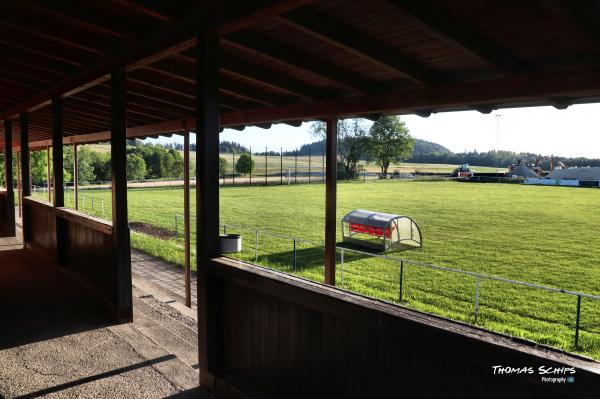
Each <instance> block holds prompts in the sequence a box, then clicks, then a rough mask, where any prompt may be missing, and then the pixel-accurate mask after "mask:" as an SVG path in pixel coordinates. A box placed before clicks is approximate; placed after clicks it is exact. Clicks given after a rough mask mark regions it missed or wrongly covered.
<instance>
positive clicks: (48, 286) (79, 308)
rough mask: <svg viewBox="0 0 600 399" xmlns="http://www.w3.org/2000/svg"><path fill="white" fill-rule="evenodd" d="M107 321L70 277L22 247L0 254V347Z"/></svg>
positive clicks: (61, 334) (103, 312) (102, 324)
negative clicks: (0, 331) (21, 248)
mask: <svg viewBox="0 0 600 399" xmlns="http://www.w3.org/2000/svg"><path fill="white" fill-rule="evenodd" d="M109 324H111V320H110V319H109V318H108V315H107V313H105V311H104V308H103V307H102V306H101V305H100V303H98V302H97V301H96V300H95V299H94V298H93V297H92V296H90V294H89V293H87V292H86V291H85V290H84V289H83V288H82V287H81V286H79V285H78V284H77V283H76V282H75V281H73V280H71V279H70V278H69V277H68V276H67V275H66V274H64V273H63V272H61V271H60V269H58V268H56V267H55V266H51V265H49V264H48V261H45V260H44V259H43V258H40V257H39V256H36V255H35V254H34V253H31V252H29V251H27V250H16V251H2V252H0V326H2V327H1V329H2V333H1V334H0V349H7V348H12V347H16V346H20V345H24V344H28V343H33V342H38V341H43V340H47V339H51V338H55V337H61V336H65V335H69V334H73V333H77V332H82V331H88V330H92V329H97V328H100V327H104V326H107V325H109Z"/></svg>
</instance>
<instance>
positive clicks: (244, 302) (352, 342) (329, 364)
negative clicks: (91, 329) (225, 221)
mask: <svg viewBox="0 0 600 399" xmlns="http://www.w3.org/2000/svg"><path fill="white" fill-rule="evenodd" d="M230 265H231V261H226V262H220V263H218V262H213V266H214V267H211V268H210V275H211V278H212V279H215V280H218V281H217V282H218V283H219V284H220V285H221V287H222V288H221V289H220V290H216V291H214V293H213V295H212V296H211V297H210V299H209V302H210V306H211V307H212V310H213V311H214V310H216V309H219V310H220V312H215V313H217V314H220V316H219V318H217V319H211V320H210V322H212V323H214V322H220V325H219V328H220V330H221V331H222V342H219V343H218V345H219V346H220V352H221V355H222V361H221V362H219V363H220V367H219V369H216V370H215V369H213V370H211V373H213V374H214V376H215V377H216V381H217V383H216V388H217V394H219V395H222V396H223V397H236V396H235V395H233V394H232V392H234V391H235V392H236V395H239V392H240V391H241V392H243V393H244V394H245V395H247V396H248V397H266V398H316V397H331V398H446V397H456V398H483V397H485V398H496V397H498V398H508V397H510V398H513V399H514V398H542V397H543V398H557V399H558V398H598V397H600V368H599V367H597V364H596V366H595V367H596V369H595V371H590V370H589V368H587V366H589V365H592V367H594V366H593V362H587V361H581V359H577V358H574V357H571V356H568V355H565V354H562V353H560V352H557V351H552V350H540V349H538V348H535V347H534V346H533V345H531V344H528V345H525V344H523V343H522V342H521V343H519V344H515V343H512V344H511V342H513V341H511V340H510V339H508V338H506V337H501V336H498V335H496V334H492V333H489V332H486V331H483V330H479V329H475V328H471V327H468V326H463V325H460V324H458V323H453V322H450V321H447V320H445V319H441V318H436V317H434V316H429V315H424V314H421V313H418V312H413V311H409V310H407V309H402V308H397V307H394V306H392V305H387V304H385V303H381V302H379V301H373V300H370V299H367V298H363V297H359V296H357V295H352V294H348V293H345V292H342V291H338V290H336V289H333V288H329V287H322V288H319V287H317V288H314V286H315V285H314V284H312V283H309V284H305V285H306V287H308V288H302V285H303V283H300V284H295V281H297V280H299V279H295V281H293V279H291V278H289V277H287V276H284V277H282V276H281V275H280V274H278V273H275V272H270V271H269V272H263V271H260V272H259V274H257V273H254V272H253V271H252V269H253V267H252V266H249V267H248V266H244V267H242V268H239V267H231V266H230ZM261 274H262V275H261ZM286 280H287V281H286ZM290 282H291V283H292V284H290ZM219 319H220V320H219ZM463 329H464V332H461V330H463ZM480 337H481V339H480ZM507 342H508V344H507ZM511 345H512V346H511ZM517 347H518V348H517ZM550 359H555V360H550ZM572 364H576V365H578V366H580V367H581V368H577V370H576V374H575V377H576V383H574V384H549V383H540V379H541V377H540V376H539V375H519V376H515V375H512V376H499V375H493V373H492V366H494V365H504V366H513V367H525V366H532V367H535V368H536V369H537V367H539V366H540V365H545V366H565V365H567V366H568V365H572Z"/></svg>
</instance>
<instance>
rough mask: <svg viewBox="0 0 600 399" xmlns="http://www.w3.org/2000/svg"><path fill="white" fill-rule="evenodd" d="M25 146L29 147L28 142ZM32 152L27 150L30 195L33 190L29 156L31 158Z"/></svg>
mask: <svg viewBox="0 0 600 399" xmlns="http://www.w3.org/2000/svg"><path fill="white" fill-rule="evenodd" d="M27 148H29V144H28V145H27ZM32 154H33V151H29V195H31V194H32V193H33V192H34V188H33V187H34V186H33V178H32V176H31V169H32V168H31V158H33V156H32Z"/></svg>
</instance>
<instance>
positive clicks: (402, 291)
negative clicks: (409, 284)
mask: <svg viewBox="0 0 600 399" xmlns="http://www.w3.org/2000/svg"><path fill="white" fill-rule="evenodd" d="M403 293H404V261H403V260H401V261H400V294H399V295H398V299H399V300H400V303H402V299H403V297H402V294H403Z"/></svg>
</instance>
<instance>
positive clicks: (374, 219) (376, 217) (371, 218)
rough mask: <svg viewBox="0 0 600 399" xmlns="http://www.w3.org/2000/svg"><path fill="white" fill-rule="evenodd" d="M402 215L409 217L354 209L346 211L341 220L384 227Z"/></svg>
mask: <svg viewBox="0 0 600 399" xmlns="http://www.w3.org/2000/svg"><path fill="white" fill-rule="evenodd" d="M404 217H405V218H408V219H410V218H409V217H408V216H402V215H393V214H391V213H379V212H373V211H366V210H364V209H356V210H354V211H351V212H348V213H347V214H346V215H345V216H344V218H343V219H342V220H343V221H344V222H348V223H360V224H364V225H367V226H373V227H386V226H388V225H389V224H390V222H391V221H392V220H394V219H400V218H404Z"/></svg>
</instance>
